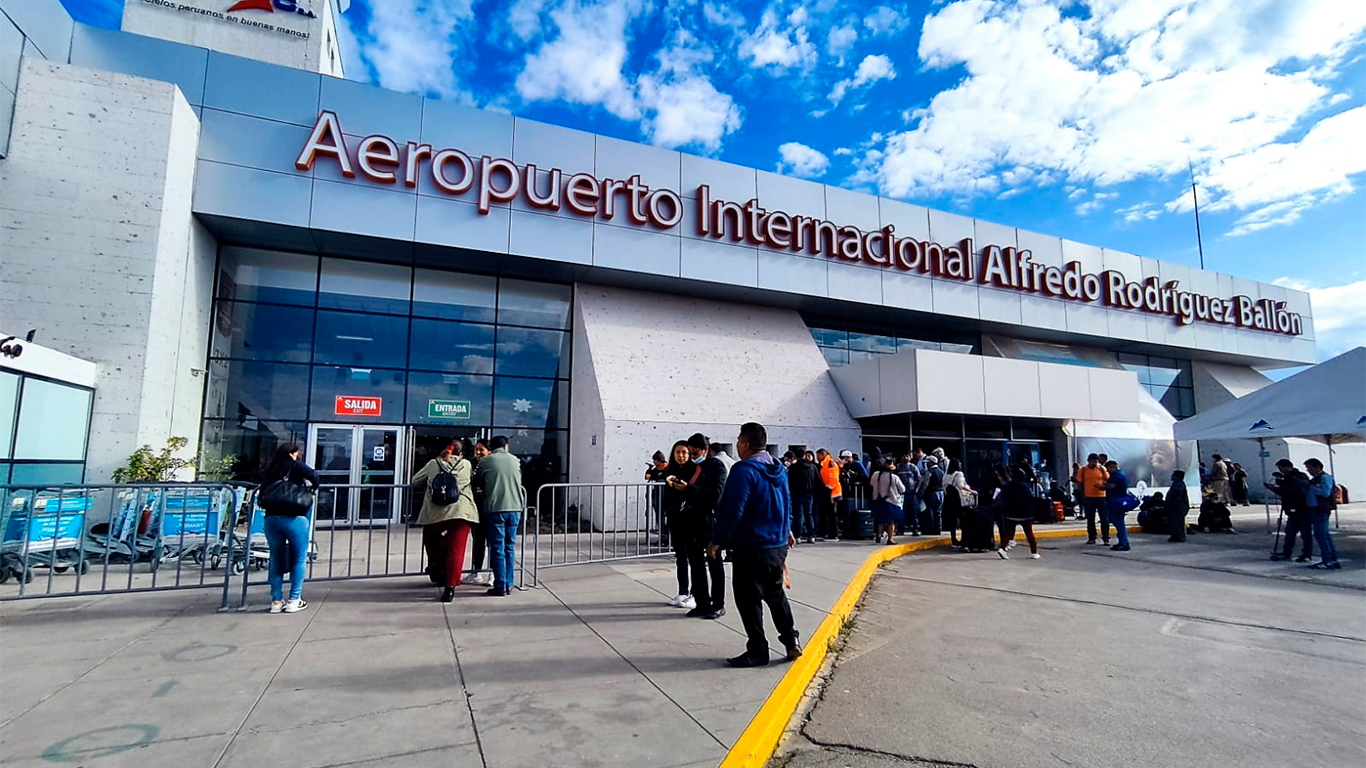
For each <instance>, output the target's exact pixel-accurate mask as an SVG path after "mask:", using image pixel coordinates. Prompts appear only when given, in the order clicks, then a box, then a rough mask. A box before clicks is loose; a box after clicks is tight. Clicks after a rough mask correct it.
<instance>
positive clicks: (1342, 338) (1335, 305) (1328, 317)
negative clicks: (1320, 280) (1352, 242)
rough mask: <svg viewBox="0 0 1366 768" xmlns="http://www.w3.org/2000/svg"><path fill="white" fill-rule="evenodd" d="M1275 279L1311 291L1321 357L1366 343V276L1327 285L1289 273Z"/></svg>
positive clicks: (1284, 284) (1299, 289)
mask: <svg viewBox="0 0 1366 768" xmlns="http://www.w3.org/2000/svg"><path fill="white" fill-rule="evenodd" d="M1275 283H1276V285H1283V286H1285V287H1287V288H1293V289H1295V290H1297V291H1307V292H1308V293H1309V301H1310V306H1311V307H1312V308H1313V314H1314V338H1315V341H1316V342H1317V346H1318V351H1319V359H1320V360H1327V359H1328V358H1330V357H1336V356H1338V355H1340V354H1342V353H1343V352H1346V351H1347V350H1349V349H1352V348H1354V347H1359V346H1362V345H1363V344H1366V280H1357V281H1355V282H1351V283H1345V284H1343V285H1330V286H1326V287H1323V288H1316V287H1314V286H1313V285H1312V284H1311V283H1306V282H1303V281H1301V280H1297V279H1295V278H1289V277H1282V278H1280V279H1278V280H1276V281H1275Z"/></svg>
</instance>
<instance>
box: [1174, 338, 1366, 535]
mask: <svg viewBox="0 0 1366 768" xmlns="http://www.w3.org/2000/svg"><path fill="white" fill-rule="evenodd" d="M1173 431H1174V432H1175V435H1176V439H1177V440H1233V439H1254V440H1257V441H1258V444H1259V445H1262V441H1263V440H1265V439H1266V438H1271V437H1300V438H1306V439H1309V440H1315V441H1318V442H1321V443H1324V444H1325V445H1327V446H1328V462H1329V467H1330V468H1329V473H1330V474H1331V473H1332V472H1333V469H1332V462H1333V450H1332V447H1333V446H1334V445H1336V444H1340V443H1359V442H1366V347H1357V348H1356V349H1353V350H1351V351H1349V352H1346V353H1344V354H1341V355H1338V356H1337V357H1335V358H1333V359H1332V360H1328V361H1326V362H1322V363H1319V364H1318V365H1315V366H1313V367H1310V368H1307V369H1305V370H1303V371H1300V372H1299V373H1297V374H1295V375H1294V376H1290V377H1287V378H1285V379H1283V380H1281V381H1278V382H1276V383H1274V384H1269V385H1267V386H1265V387H1263V388H1261V389H1259V390H1257V391H1256V392H1252V393H1250V394H1248V395H1244V396H1243V397H1240V398H1238V399H1237V400H1233V401H1230V402H1227V403H1224V404H1223V405H1221V406H1219V407H1217V408H1211V409H1210V410H1208V411H1205V412H1204V413H1200V414H1196V415H1195V416H1192V417H1190V418H1189V419H1184V420H1182V421H1178V422H1177V423H1176V424H1175V425H1174V426H1173ZM1259 454H1260V455H1261V459H1262V465H1263V467H1262V474H1263V475H1264V476H1265V474H1266V466H1265V465H1266V459H1267V452H1266V450H1265V446H1264V445H1263V450H1261V451H1259ZM1267 516H1268V519H1269V517H1270V509H1269V508H1268V511H1267Z"/></svg>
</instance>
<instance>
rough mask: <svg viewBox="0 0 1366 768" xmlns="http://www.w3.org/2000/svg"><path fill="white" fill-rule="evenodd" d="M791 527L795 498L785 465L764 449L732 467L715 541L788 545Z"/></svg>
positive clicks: (746, 545) (735, 545) (735, 546)
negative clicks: (793, 498) (789, 494)
mask: <svg viewBox="0 0 1366 768" xmlns="http://www.w3.org/2000/svg"><path fill="white" fill-rule="evenodd" d="M765 459H767V460H765ZM791 530H792V499H791V497H790V496H788V493H787V470H786V469H784V468H783V465H782V464H780V463H779V462H777V461H774V460H773V457H772V456H771V455H769V454H768V453H767V452H762V451H761V452H759V453H757V454H755V455H754V456H751V457H749V458H748V459H745V460H744V461H741V462H737V463H736V464H735V466H733V467H731V469H730V477H729V478H727V480H726V490H725V493H723V494H722V496H721V504H720V506H719V508H718V509H717V513H716V527H715V528H714V529H713V530H712V536H711V540H712V542H713V543H714V544H716V545H717V546H719V547H721V548H722V549H775V548H777V547H786V546H787V535H788V533H789V532H790V531H791Z"/></svg>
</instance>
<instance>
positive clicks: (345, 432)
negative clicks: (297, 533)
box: [308, 424, 407, 526]
mask: <svg viewBox="0 0 1366 768" xmlns="http://www.w3.org/2000/svg"><path fill="white" fill-rule="evenodd" d="M403 433H404V430H403V428H402V427H373V426H365V425H360V424H357V425H333V424H313V425H310V426H309V429H308V457H309V459H310V463H311V464H312V465H313V468H314V469H316V470H317V471H318V475H319V477H320V478H321V479H322V484H323V488H322V489H321V490H319V492H318V501H317V504H316V506H315V510H316V511H315V520H316V522H317V524H319V525H331V526H354V525H388V524H389V523H391V522H396V521H397V520H398V516H399V512H400V511H401V508H402V501H403V498H402V497H403V490H404V489H403V488H402V487H400V485H401V484H403V483H405V482H406V481H407V474H406V467H404V459H405V458H406V456H405V454H404V451H403V437H404V435H403Z"/></svg>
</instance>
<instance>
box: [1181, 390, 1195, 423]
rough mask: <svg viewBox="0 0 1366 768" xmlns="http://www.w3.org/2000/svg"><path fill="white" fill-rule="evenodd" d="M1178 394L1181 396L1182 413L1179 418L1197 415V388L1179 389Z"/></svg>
mask: <svg viewBox="0 0 1366 768" xmlns="http://www.w3.org/2000/svg"><path fill="white" fill-rule="evenodd" d="M1177 394H1178V395H1179V396H1180V398H1181V415H1180V417H1179V418H1182V419H1188V418H1190V417H1191V416H1194V415H1195V390H1193V389H1178V390H1177Z"/></svg>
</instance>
